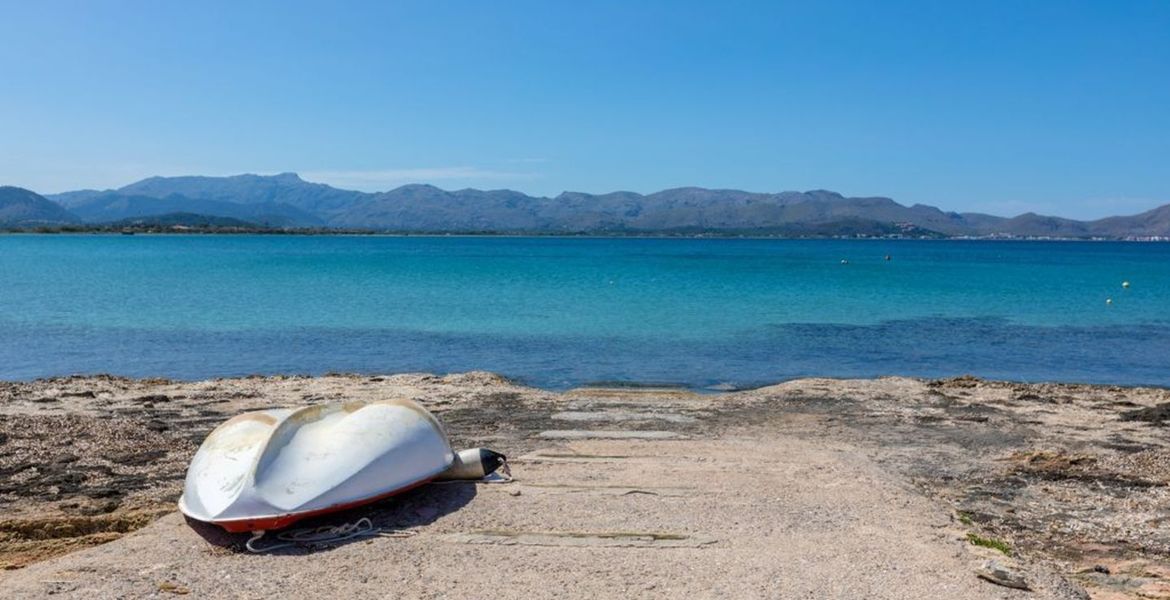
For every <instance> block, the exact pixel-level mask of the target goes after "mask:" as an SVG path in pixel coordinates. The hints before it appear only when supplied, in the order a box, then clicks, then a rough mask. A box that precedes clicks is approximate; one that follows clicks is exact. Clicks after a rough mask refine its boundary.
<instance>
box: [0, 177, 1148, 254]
mask: <svg viewBox="0 0 1170 600" xmlns="http://www.w3.org/2000/svg"><path fill="white" fill-rule="evenodd" d="M179 213H182V214H189V215H203V216H208V217H222V218H230V219H235V220H238V221H242V222H247V223H253V224H255V225H257V226H262V227H267V228H276V229H290V228H325V229H328V228H339V229H349V230H355V229H357V230H371V231H399V232H426V233H455V232H483V233H535V234H557V233H562V234H577V233H591V234H612V235H623V234H638V233H645V234H701V233H714V234H732V235H734V234H745V235H777V236H834V235H846V236H852V235H903V236H913V237H920V236H921V237H954V236H975V237H988V236H1002V237H1062V238H1114V239H1115V238H1160V237H1170V205H1166V206H1162V207H1160V208H1156V209H1154V210H1151V211H1147V212H1144V213H1141V214H1138V215H1132V216H1119V217H1109V218H1105V219H1098V220H1095V221H1077V220H1073V219H1064V218H1060V217H1051V216H1042V215H1037V214H1033V213H1027V214H1023V215H1019V216H1016V217H1011V218H1007V217H997V216H993V215H987V214H981V213H955V212H944V211H942V210H939V209H938V208H935V207H933V206H926V205H922V204H915V205H913V206H905V205H902V204H899V203H897V202H895V201H894V200H891V199H890V198H884V197H845V196H842V195H841V194H838V193H836V192H830V191H825V190H813V191H807V192H779V193H754V192H745V191H740V190H720V189H705V188H697V187H688V188H676V189H670V190H663V191H661V192H656V193H653V194H647V195H643V194H637V193H634V192H611V193H608V194H586V193H581V192H564V193H562V194H560V195H558V196H556V197H553V198H548V197H535V196H529V195H527V194H523V193H521V192H516V191H512V190H476V189H463V190H454V191H446V190H441V189H439V188H437V187H434V186H431V185H422V184H412V185H404V186H401V187H398V188H395V189H393V190H390V191H386V192H376V193H367V192H358V191H352V190H342V189H338V188H334V187H331V186H328V185H325V184H321V183H312V182H308V181H304V180H303V179H301V178H300V177H299V176H297V175H296V174H294V173H283V174H280V175H271V176H264V175H237V176H232V177H198V176H187V177H151V178H148V179H144V180H142V181H139V182H137V183H133V184H130V185H128V186H125V187H122V188H119V189H116V190H101V191H99V190H79V191H74V192H66V193H62V194H54V195H50V196H47V197H43V196H39V195H37V194H35V193H33V192H31V191H28V190H24V189H21V188H14V187H0V225H5V226H7V227H28V226H41V225H48V224H58V225H69V224H78V223H82V224H106V223H114V222H119V221H125V220H127V219H134V218H140V217H157V216H163V215H174V214H179Z"/></svg>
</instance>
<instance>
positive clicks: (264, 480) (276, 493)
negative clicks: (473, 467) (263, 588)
mask: <svg viewBox="0 0 1170 600" xmlns="http://www.w3.org/2000/svg"><path fill="white" fill-rule="evenodd" d="M453 460H454V452H452V450H451V446H450V443H449V442H448V441H447V436H446V434H445V432H444V431H443V429H442V427H441V426H440V425H439V422H438V421H437V420H436V419H435V418H434V417H433V416H432V415H431V414H430V413H429V412H427V411H426V409H424V408H422V407H421V406H419V405H418V404H416V403H414V402H412V401H409V400H390V401H378V402H368V403H361V402H349V403H343V404H331V405H319V406H310V407H306V408H302V409H298V410H292V409H272V410H267V411H259V412H254V413H246V414H243V415H239V416H237V417H235V418H233V419H231V420H229V421H227V422H226V423H224V424H222V425H220V426H219V427H218V428H216V429H215V431H213V432H212V433H211V434H210V435H208V437H207V439H206V440H204V442H203V444H202V445H201V446H200V448H199V451H198V452H197V453H196V455H195V457H194V458H193V459H192V461H191V467H190V468H189V469H188V471H187V479H186V482H185V484H184V490H183V496H182V498H180V500H179V508H180V510H181V511H182V512H183V514H185V515H187V516H188V517H191V518H193V519H196V520H199V521H205V522H208V523H214V524H216V525H218V526H220V527H223V528H224V529H226V530H228V531H260V530H269V529H280V528H283V527H287V526H289V525H291V524H292V523H295V522H296V521H299V520H301V519H304V518H308V517H312V516H317V515H322V514H327V513H331V512H336V511H341V510H346V509H349V508H354V507H356V506H361V505H363V504H368V503H370V502H375V501H378V500H381V499H384V498H387V497H390V496H393V495H395V494H399V493H402V492H404V491H406V490H408V489H411V488H413V487H417V486H419V485H422V484H424V483H426V482H428V481H430V480H432V479H434V478H435V477H436V476H438V475H439V474H440V473H442V472H444V471H446V470H447V469H448V468H449V467H450V466H451V464H452V462H453Z"/></svg>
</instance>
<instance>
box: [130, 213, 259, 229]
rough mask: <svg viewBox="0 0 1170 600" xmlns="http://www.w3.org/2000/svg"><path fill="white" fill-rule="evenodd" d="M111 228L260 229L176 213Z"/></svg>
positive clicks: (136, 219) (226, 219) (237, 221)
mask: <svg viewBox="0 0 1170 600" xmlns="http://www.w3.org/2000/svg"><path fill="white" fill-rule="evenodd" d="M109 225H110V226H111V227H193V228H199V229H262V227H261V226H260V225H257V224H256V223H249V222H248V221H241V220H240V219H233V218H231V217H215V216H210V215H200V214H195V213H186V212H176V213H167V214H165V215H151V216H149V217H134V218H130V219H123V220H121V221H114V222H112V223H109Z"/></svg>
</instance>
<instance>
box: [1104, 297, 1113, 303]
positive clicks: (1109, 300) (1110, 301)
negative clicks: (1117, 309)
mask: <svg viewBox="0 0 1170 600" xmlns="http://www.w3.org/2000/svg"><path fill="white" fill-rule="evenodd" d="M1105 304H1113V298H1106V299H1105Z"/></svg>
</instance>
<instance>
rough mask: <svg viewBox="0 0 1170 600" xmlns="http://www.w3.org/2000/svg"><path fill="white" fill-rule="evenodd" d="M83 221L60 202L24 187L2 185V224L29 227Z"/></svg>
mask: <svg viewBox="0 0 1170 600" xmlns="http://www.w3.org/2000/svg"><path fill="white" fill-rule="evenodd" d="M79 221H81V219H79V218H78V217H77V215H74V214H72V213H70V212H69V211H67V210H65V209H64V208H62V207H61V206H60V205H59V204H56V203H54V202H51V201H49V200H48V199H46V198H45V197H43V196H41V195H39V194H37V193H36V192H32V191H29V190H26V189H24V188H18V187H12V186H2V187H0V226H7V227H29V226H37V225H58V224H63V223H77V222H79Z"/></svg>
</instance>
